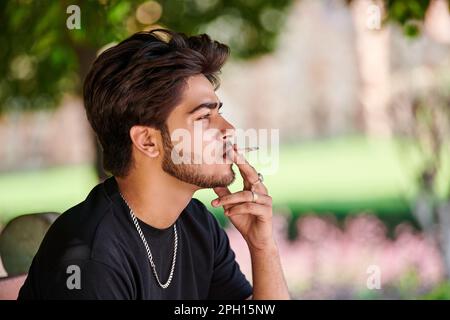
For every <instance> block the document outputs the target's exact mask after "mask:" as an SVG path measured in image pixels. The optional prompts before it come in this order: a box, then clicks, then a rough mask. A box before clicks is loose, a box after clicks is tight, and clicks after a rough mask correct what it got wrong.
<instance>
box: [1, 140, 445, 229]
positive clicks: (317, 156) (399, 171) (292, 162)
mask: <svg viewBox="0 0 450 320" xmlns="http://www.w3.org/2000/svg"><path fill="white" fill-rule="evenodd" d="M446 161H447V163H449V162H450V161H448V159H446ZM419 163H420V162H419V154H418V152H416V151H414V150H413V149H412V148H411V147H410V146H408V145H404V144H403V149H401V148H399V145H398V144H396V143H394V142H392V140H388V139H365V138H361V137H346V138H335V139H332V140H320V141H317V142H308V143H302V144H296V145H285V146H282V147H281V148H280V159H279V170H278V171H277V172H276V174H272V175H265V183H266V185H267V187H268V188H269V191H270V193H271V195H272V197H273V199H274V205H275V207H277V208H280V209H286V210H283V212H290V213H291V214H293V215H294V216H296V215H299V214H302V213H305V212H310V211H315V212H334V213H336V214H337V215H346V214H348V213H353V212H359V211H361V210H371V211H373V212H375V213H377V214H379V215H381V216H383V218H385V219H390V218H394V220H395V219H404V218H405V217H407V216H408V215H409V201H410V199H411V198H412V196H413V195H414V193H415V191H416V189H415V183H414V175H415V172H417V168H418V165H419ZM254 165H255V167H256V168H257V169H258V170H260V169H262V167H261V166H260V165H258V164H257V163H255V164H254ZM447 167H449V166H447ZM236 173H238V172H236ZM447 173H448V172H447ZM447 177H448V175H447ZM441 180H442V181H441V183H440V185H441V189H442V190H445V183H446V181H445V179H441ZM241 182H242V181H241V180H240V179H237V180H236V182H235V183H234V184H233V185H232V187H231V189H232V191H237V190H239V188H240V186H241V185H242V183H241ZM95 184H96V179H95V172H94V170H93V167H91V166H89V165H80V166H74V167H60V168H51V169H43V170H39V171H29V172H27V171H21V172H13V173H3V174H0V223H1V224H4V223H5V222H6V221H8V220H9V219H11V218H12V217H14V216H16V215H19V214H24V213H30V212H41V211H57V212H62V211H64V210H66V209H67V208H69V207H71V206H73V205H75V204H76V203H78V202H80V201H82V200H83V199H84V198H85V197H86V195H87V193H88V192H89V190H90V189H91V188H92V187H93V186H95ZM194 196H195V197H197V198H199V199H200V200H202V201H204V202H205V203H206V204H207V205H208V206H209V203H210V201H211V200H212V199H213V198H215V195H214V193H213V191H212V190H201V191H199V192H197V193H196V194H195V195H194ZM211 210H212V211H213V212H214V213H215V214H219V213H220V210H218V209H211ZM280 211H281V210H280ZM218 217H219V218H220V220H221V222H222V223H224V220H223V217H222V216H221V215H220V214H219V216H218Z"/></svg>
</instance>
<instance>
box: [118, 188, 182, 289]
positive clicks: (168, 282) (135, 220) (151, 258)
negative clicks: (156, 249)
mask: <svg viewBox="0 0 450 320" xmlns="http://www.w3.org/2000/svg"><path fill="white" fill-rule="evenodd" d="M120 196H121V197H122V199H123V201H125V203H126V204H127V206H128V209H130V216H131V219H132V220H133V223H134V225H135V227H136V230H137V232H138V233H139V236H140V237H141V239H142V242H143V243H144V246H145V250H147V257H148V261H149V262H150V265H151V266H152V270H153V274H154V275H155V278H156V281H157V282H158V284H159V286H160V287H161V288H163V289H166V288H167V287H168V286H169V284H170V282H171V281H172V277H173V271H174V269H175V261H176V257H177V246H178V234H177V226H176V223H175V224H174V225H173V230H174V233H175V243H174V249H173V259H172V267H171V269H170V275H169V279H167V282H166V283H164V284H162V283H161V281H159V277H158V274H157V273H156V267H155V263H154V262H153V256H152V252H151V251H150V247H149V246H148V243H147V240H146V239H145V236H144V234H143V233H142V230H141V227H140V226H139V222H138V221H137V219H136V216H135V215H134V212H133V210H132V209H131V207H130V205H129V204H128V202H127V200H125V197H124V196H123V195H122V193H120Z"/></svg>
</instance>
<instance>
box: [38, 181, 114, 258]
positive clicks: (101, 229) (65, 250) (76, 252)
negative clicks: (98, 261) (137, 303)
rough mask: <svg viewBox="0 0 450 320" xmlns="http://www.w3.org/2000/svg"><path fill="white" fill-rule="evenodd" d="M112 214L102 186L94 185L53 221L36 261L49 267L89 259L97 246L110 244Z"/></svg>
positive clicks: (112, 223) (112, 234)
mask: <svg viewBox="0 0 450 320" xmlns="http://www.w3.org/2000/svg"><path fill="white" fill-rule="evenodd" d="M112 211H113V210H112V205H111V202H110V201H108V198H107V197H105V193H104V191H103V185H102V184H98V185H97V186H95V187H94V188H93V189H92V190H91V191H90V193H89V195H88V196H87V197H86V199H85V200H84V201H82V202H80V203H78V204H77V205H75V206H73V207H71V208H70V209H68V210H67V211H65V212H64V213H62V214H61V215H60V216H59V217H58V219H56V220H55V222H54V223H53V224H52V225H51V227H50V228H49V230H48V231H47V233H46V235H45V237H44V239H43V241H42V243H41V246H40V248H39V251H38V253H37V257H38V259H41V260H44V259H45V260H47V261H51V262H52V264H53V266H56V265H57V264H60V263H63V262H64V261H68V260H80V259H81V260H91V259H93V258H94V253H95V250H96V248H97V247H98V243H99V242H105V245H108V246H109V245H111V243H110V242H111V241H112V240H113V237H114V232H111V231H113V230H114V227H115V226H114V224H115V223H114V214H113V212H112ZM106 229H108V230H109V232H108V231H107V230H106ZM106 235H108V236H106ZM99 238H101V239H99ZM112 248H114V247H113V246H112ZM47 265H48V264H47Z"/></svg>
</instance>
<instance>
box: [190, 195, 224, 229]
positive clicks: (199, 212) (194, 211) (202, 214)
mask: <svg viewBox="0 0 450 320" xmlns="http://www.w3.org/2000/svg"><path fill="white" fill-rule="evenodd" d="M186 210H187V214H188V215H189V216H191V219H194V220H196V221H197V222H199V223H201V224H203V225H205V226H207V227H208V228H209V229H216V228H217V227H218V226H219V224H218V221H217V218H216V217H215V215H214V214H213V213H212V212H211V211H209V209H208V208H207V207H206V205H205V204H204V203H203V202H201V201H200V200H198V199H196V198H192V199H191V201H190V202H189V204H188V206H187V208H186Z"/></svg>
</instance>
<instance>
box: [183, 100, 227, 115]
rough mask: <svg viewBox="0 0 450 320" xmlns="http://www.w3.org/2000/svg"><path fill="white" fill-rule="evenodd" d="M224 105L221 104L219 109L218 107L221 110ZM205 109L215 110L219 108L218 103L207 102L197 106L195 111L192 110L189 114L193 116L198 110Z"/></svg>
mask: <svg viewBox="0 0 450 320" xmlns="http://www.w3.org/2000/svg"><path fill="white" fill-rule="evenodd" d="M222 105H223V103H222V102H219V107H218V108H219V109H220V108H222ZM203 108H208V109H211V110H213V109H215V108H217V102H205V103H202V104H200V105H198V106H196V107H195V108H194V109H192V110H191V111H189V112H188V113H189V114H193V113H195V112H196V111H197V110H199V109H203Z"/></svg>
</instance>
